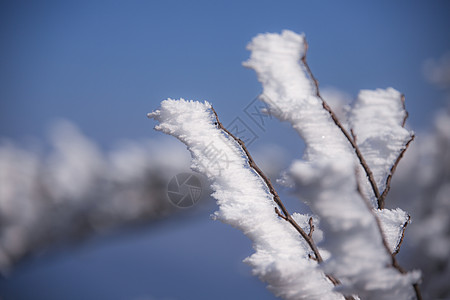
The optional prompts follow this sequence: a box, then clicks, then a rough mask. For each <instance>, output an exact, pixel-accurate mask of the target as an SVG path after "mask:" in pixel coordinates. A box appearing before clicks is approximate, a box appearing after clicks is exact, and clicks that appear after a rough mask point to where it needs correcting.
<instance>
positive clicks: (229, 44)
mask: <svg viewBox="0 0 450 300" xmlns="http://www.w3.org/2000/svg"><path fill="white" fill-rule="evenodd" d="M449 14H450V4H449V2H448V1H406V0H405V1H373V2H368V1H345V2H344V1H331V0H330V1H247V2H243V1H242V2H241V1H39V2H38V1H11V2H9V3H7V2H6V1H2V2H1V3H0V138H8V139H11V140H13V141H15V142H17V143H20V144H24V145H26V144H27V143H28V142H29V140H30V138H37V139H38V140H41V139H44V138H45V136H46V133H47V130H48V128H49V126H50V125H51V124H52V122H54V121H55V120H57V119H60V118H64V119H68V120H71V121H72V122H74V123H75V124H76V125H77V126H79V127H80V128H81V130H82V131H83V132H84V133H85V134H86V135H88V136H89V137H90V138H92V139H94V140H95V141H97V142H98V143H99V145H101V146H102V147H103V148H105V149H107V148H109V147H111V146H112V145H113V144H114V143H115V142H116V141H117V140H120V139H141V138H147V137H150V138H152V137H160V136H161V134H160V133H157V132H154V131H153V130H152V127H153V126H154V122H153V121H151V120H148V119H147V118H146V113H147V112H149V111H151V110H153V109H156V108H157V107H158V105H159V102H160V101H161V100H163V99H165V98H167V97H172V98H178V97H184V98H187V99H195V100H208V101H210V102H212V103H213V104H214V106H215V108H216V110H217V111H218V112H219V114H220V116H221V119H222V120H223V123H224V124H227V123H228V122H231V120H233V119H234V118H235V117H236V116H240V115H242V114H243V112H242V111H243V109H244V108H245V107H246V105H247V104H248V103H249V102H250V101H252V100H253V99H254V97H255V96H256V95H257V94H259V93H260V91H261V86H260V84H259V83H258V82H257V80H256V76H255V74H254V72H253V71H252V70H248V69H245V68H243V67H242V66H241V63H242V62H243V61H244V60H246V59H247V58H248V56H249V52H248V51H247V50H246V49H245V46H246V44H247V43H248V42H249V41H250V40H251V38H252V37H253V36H255V35H256V34H258V33H263V32H280V31H281V30H283V29H290V30H293V31H296V32H305V33H306V36H307V39H308V42H309V45H310V50H309V53H308V61H309V64H310V66H311V68H312V70H313V72H314V74H315V75H316V77H317V78H318V79H319V81H320V83H321V86H324V87H330V86H332V87H336V88H339V89H341V90H343V91H345V92H347V93H349V94H351V95H352V96H356V94H357V93H358V90H360V89H374V88H386V87H389V86H392V87H394V88H396V89H398V90H400V91H401V92H403V93H404V94H405V95H406V101H407V108H408V110H409V112H410V119H409V121H410V123H409V124H410V126H411V127H412V128H413V129H415V130H419V129H421V128H426V127H427V126H430V123H431V120H432V116H433V113H434V112H435V111H436V110H437V109H439V108H441V107H442V106H443V104H444V103H443V100H442V94H441V91H439V90H437V89H435V88H434V87H432V86H431V85H430V84H428V83H427V82H426V81H425V79H424V76H423V73H422V65H423V62H424V61H425V60H426V59H428V58H438V57H440V56H441V55H442V54H444V53H445V52H447V51H449V50H450V34H449V33H450V32H449V31H450V30H449V28H450V18H449ZM258 134H259V135H260V137H261V139H260V140H258V143H264V142H272V143H280V144H282V145H284V146H286V147H291V149H292V148H295V147H296V146H298V145H299V144H300V142H299V141H296V140H295V139H292V137H294V136H295V135H294V134H293V132H292V130H289V129H287V128H286V126H285V125H282V124H278V122H276V121H273V122H271V123H270V128H268V129H267V130H266V131H265V132H262V131H261V132H258ZM292 151H294V152H295V150H292ZM208 214H209V211H208V212H203V213H202V214H199V215H200V217H198V218H200V219H201V220H195V221H193V222H189V223H187V224H184V223H183V225H182V226H181V227H183V228H181V229H180V228H179V227H177V226H176V225H173V226H172V225H171V226H169V227H164V228H165V229H164V230H153V229H151V228H150V227H149V229H148V230H143V231H140V232H139V233H134V235H133V236H132V237H129V236H128V235H127V234H123V235H120V237H115V238H112V239H110V240H108V239H107V241H104V240H101V241H94V242H91V243H90V244H88V245H86V246H82V247H81V248H78V250H72V252H70V251H69V254H65V255H62V256H60V257H57V258H54V259H50V258H46V259H44V260H43V261H38V262H36V263H33V264H31V265H29V266H25V267H23V270H21V271H19V272H18V273H17V275H15V276H14V277H12V279H11V281H10V282H8V283H5V282H3V283H2V282H0V290H1V286H2V285H3V288H5V290H7V291H8V295H9V296H10V297H11V299H25V298H26V297H27V294H26V292H25V291H23V290H22V291H21V288H20V287H21V286H22V287H23V286H24V285H26V286H27V287H29V293H33V294H34V295H35V296H36V297H35V299H39V297H42V298H44V297H45V298H46V299H60V298H61V296H62V295H64V293H65V291H66V290H67V289H69V290H70V291H71V293H72V296H73V299H80V298H83V299H99V297H100V298H104V297H108V298H109V299H137V297H142V296H147V297H148V296H152V297H154V298H149V299H190V298H196V299H211V298H215V295H216V294H217V293H224V295H228V297H226V296H224V298H232V297H234V298H244V297H249V296H252V295H253V296H255V295H257V296H255V297H258V298H259V299H271V298H272V296H271V295H270V294H269V293H267V292H266V291H265V290H264V285H263V284H261V283H259V282H258V281H257V280H256V279H254V278H252V277H250V276H248V270H247V269H245V266H244V267H241V263H240V260H242V259H243V258H244V257H245V256H246V255H248V254H250V253H251V249H250V243H249V242H248V241H246V240H245V238H244V237H243V236H242V235H241V234H240V233H239V232H235V230H233V229H230V228H228V227H226V226H225V225H222V224H220V223H217V222H212V221H209V220H208V218H207V216H208ZM177 224H178V225H179V223H177ZM205 226H206V227H205ZM218 236H220V237H221V239H220V241H219V240H218V239H217V237H218ZM183 237H189V239H187V240H183ZM174 241H178V242H174ZM183 241H184V242H183ZM190 241H194V242H190ZM211 241H215V242H211ZM230 245H232V248H233V249H234V250H233V251H230V250H229V248H230ZM168 247H176V248H178V247H182V248H183V249H186V251H187V252H188V253H190V254H189V255H191V256H189V258H188V257H184V259H183V257H182V258H178V259H179V260H180V261H177V260H175V262H173V264H171V263H170V262H171V260H172V258H173V256H170V255H166V256H164V253H165V251H166V249H167V248H168ZM224 248H226V249H224ZM199 249H201V250H199ZM197 250H198V251H197ZM129 257H132V260H131V262H129V263H128V264H127V263H126V262H127V261H128V258H129ZM152 257H153V259H152ZM154 257H162V259H161V260H155V259H154ZM205 257H207V259H205ZM102 262H103V264H102ZM112 262H114V263H117V268H116V267H111V263H112ZM167 265H169V268H168V269H167V268H164V267H163V266H167ZM177 265H180V266H182V268H176V266H177ZM135 268H137V271H136V269H135ZM117 269H121V273H120V274H114V275H112V274H113V273H114V272H115V271H117ZM153 269H154V270H157V271H152V270H153ZM193 269H196V270H198V274H199V275H198V277H199V278H198V280H196V278H193V274H194V273H192V272H193V271H192V270H193ZM102 270H104V271H102ZM105 270H106V271H105ZM89 274H91V275H90V276H89ZM211 274H212V275H211ZM175 275H176V276H180V278H182V279H183V280H185V281H186V282H185V284H181V285H180V286H178V287H177V288H178V289H179V291H177V289H176V288H171V287H173V285H171V284H162V283H160V282H159V281H158V278H159V280H162V282H166V283H167V282H171V281H170V279H171V278H172V277H173V276H175ZM225 281H229V282H230V283H229V284H226V283H225ZM152 282H153V284H152ZM218 282H222V283H223V284H222V285H221V284H219V283H218ZM243 282H244V283H245V284H242V283H243ZM225 285H228V287H227V288H226V289H225V288H224V286H225ZM202 289H204V290H202ZM180 291H181V292H180ZM165 292H166V293H165ZM46 293H49V294H46ZM233 293H234V294H233ZM0 295H1V294H0ZM13 295H14V296H13ZM28 296H29V294H28ZM264 297H266V298H264ZM219 298H220V297H219ZM5 299H9V298H5ZM66 299H68V298H66Z"/></svg>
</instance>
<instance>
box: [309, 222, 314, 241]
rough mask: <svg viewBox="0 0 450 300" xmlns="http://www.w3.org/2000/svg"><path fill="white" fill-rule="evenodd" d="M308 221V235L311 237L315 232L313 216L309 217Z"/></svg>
mask: <svg viewBox="0 0 450 300" xmlns="http://www.w3.org/2000/svg"><path fill="white" fill-rule="evenodd" d="M308 223H309V233H308V236H309V237H310V238H312V234H313V232H314V224H313V218H312V217H310V218H309V221H308Z"/></svg>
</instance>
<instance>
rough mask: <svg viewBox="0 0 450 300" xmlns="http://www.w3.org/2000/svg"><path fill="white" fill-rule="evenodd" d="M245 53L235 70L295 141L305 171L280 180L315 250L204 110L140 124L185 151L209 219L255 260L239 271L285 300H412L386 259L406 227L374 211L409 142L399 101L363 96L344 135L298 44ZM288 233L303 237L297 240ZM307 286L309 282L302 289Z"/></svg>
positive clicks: (301, 41)
mask: <svg viewBox="0 0 450 300" xmlns="http://www.w3.org/2000/svg"><path fill="white" fill-rule="evenodd" d="M248 49H249V50H251V57H250V59H249V60H248V61H247V62H245V63H244V65H245V66H247V67H250V68H252V69H254V70H255V71H256V73H257V75H258V79H259V81H260V82H261V83H262V85H263V89H264V91H263V94H262V96H261V100H262V101H264V102H265V103H266V104H267V105H268V107H269V112H270V113H271V114H272V115H275V116H276V117H278V118H279V119H280V120H282V121H288V122H289V123H290V124H291V125H292V126H293V128H294V129H295V130H296V131H297V132H298V133H299V135H300V136H301V137H302V138H303V139H304V141H305V144H306V150H305V153H304V155H303V160H302V161H296V162H294V163H293V164H292V166H291V168H290V169H289V171H288V173H287V174H288V177H289V178H290V180H291V181H293V182H294V183H295V190H296V191H297V192H298V193H299V195H300V198H301V199H302V200H304V201H306V203H307V204H308V205H309V206H310V208H311V210H312V211H313V212H314V213H315V214H316V215H317V217H318V218H319V220H320V225H319V228H320V229H321V230H322V231H323V235H324V242H323V243H322V244H321V245H319V246H323V249H320V248H316V246H315V243H314V241H312V238H311V234H306V232H308V231H309V232H310V233H311V232H312V230H313V224H312V223H311V221H310V220H311V219H310V217H309V216H306V215H305V214H298V213H294V214H292V216H291V215H290V214H289V213H288V212H287V210H286V209H285V207H284V206H283V205H282V203H281V200H280V199H279V197H278V195H277V193H276V192H275V191H274V189H273V187H272V185H271V184H270V181H269V182H268V181H267V179H266V176H264V174H262V173H261V172H260V170H259V168H257V167H256V166H255V163H254V161H253V160H252V158H251V155H250V154H249V153H248V150H247V149H246V147H245V145H244V143H243V142H242V141H241V140H239V139H237V138H235V137H234V136H232V135H231V134H230V133H229V132H228V131H227V130H226V128H224V127H223V126H222V125H221V123H220V121H219V120H218V117H217V114H216V113H215V111H214V110H212V108H211V106H210V104H209V103H199V102H194V101H185V100H182V99H181V100H178V101H176V100H172V99H168V100H166V101H163V102H162V104H161V109H160V110H157V111H155V112H153V113H151V114H149V116H150V117H152V118H154V119H156V120H157V121H159V125H157V126H156V129H157V130H160V131H163V132H165V133H168V134H171V135H173V136H175V137H177V138H178V139H180V140H181V141H182V142H184V143H185V144H186V145H187V146H188V149H189V150H190V151H191V154H192V157H193V160H192V168H194V169H195V170H197V171H199V172H202V173H205V174H207V175H208V177H209V178H210V180H211V182H212V183H211V184H212V188H213V190H215V193H214V194H213V196H214V197H215V198H216V199H217V203H218V205H219V211H218V212H217V213H216V217H217V218H219V219H221V220H222V221H224V222H225V223H228V224H231V225H233V226H235V227H237V228H239V229H240V230H242V231H243V232H244V234H246V235H247V236H249V237H250V238H251V239H252V241H253V242H254V248H255V250H256V253H255V254H253V255H252V256H251V257H250V258H248V259H247V262H249V263H250V264H251V265H252V266H253V270H254V273H255V274H257V275H259V276H260V277H261V278H262V279H263V280H265V281H267V282H268V283H269V288H271V289H272V290H273V291H274V292H275V294H276V295H279V296H282V297H283V298H286V299H319V298H320V299H325V298H339V297H340V298H342V297H344V295H345V296H346V298H350V297H356V296H358V297H361V298H364V299H410V298H411V297H414V295H415V296H416V297H417V298H418V299H420V298H421V296H420V292H419V289H418V286H417V282H418V281H419V279H420V273H419V272H411V273H407V272H405V271H404V270H403V269H402V268H401V267H400V266H399V265H398V263H397V261H396V258H395V256H394V254H393V253H396V252H398V249H399V245H400V243H401V242H402V240H403V238H404V234H405V226H406V224H407V222H408V221H409V216H408V214H406V213H405V212H403V211H402V210H400V209H396V210H386V209H383V208H384V198H385V197H386V194H387V192H388V191H389V185H390V180H391V178H392V174H393V172H394V171H395V168H396V166H397V165H398V163H399V161H400V159H401V157H402V156H403V153H404V151H405V150H406V149H407V146H408V144H409V142H410V141H411V137H412V134H411V133H410V132H408V131H407V130H405V129H404V128H403V126H404V122H405V120H406V111H405V110H404V101H403V98H402V96H401V95H400V93H398V92H397V91H395V90H394V89H391V88H389V89H387V90H377V91H363V92H361V94H360V96H359V98H358V100H357V101H356V103H355V106H354V108H353V111H351V114H350V120H349V121H350V122H349V124H347V120H343V121H341V120H339V119H338V117H337V114H335V113H334V112H333V110H332V109H331V108H330V106H329V105H328V104H327V102H325V100H324V99H323V98H322V96H321V95H320V92H319V86H318V82H317V80H316V79H315V78H314V76H313V74H312V72H311V70H310V68H309V66H308V64H307V63H306V50H307V43H306V41H305V38H304V36H303V35H298V34H295V33H293V32H291V31H283V32H282V34H262V35H258V36H257V37H255V38H254V39H253V41H252V42H251V43H250V44H249V46H248ZM348 128H351V129H348ZM351 133H353V135H352V134H351ZM211 145H212V146H213V147H214V149H215V152H216V153H215V156H216V157H217V156H218V157H221V158H226V159H222V161H221V162H222V165H221V166H217V165H215V166H211V163H210V161H211V157H210V155H209V153H211V151H209V150H208V148H210V147H211ZM360 169H362V171H363V172H360V171H359V170H360ZM355 170H356V172H355ZM361 173H365V174H366V176H359V175H358V174H361ZM370 190H372V193H370V192H369V191H370ZM380 191H383V192H380ZM382 195H383V198H381V196H382ZM366 196H368V199H367V200H366ZM272 200H273V201H272ZM379 203H381V204H379ZM275 204H276V205H277V206H275ZM378 208H379V209H378ZM280 209H281V212H280ZM296 218H298V220H296ZM291 220H292V221H294V220H295V222H290V221H291ZM284 221H288V222H284ZM296 224H302V225H301V226H302V228H301V229H300V230H297V231H296V230H295V229H296V226H295V225H296ZM289 225H293V226H289ZM297 226H299V225H297ZM314 226H317V225H314ZM282 232H283V233H282ZM298 233H300V235H298ZM281 235H282V236H283V238H281ZM281 241H283V242H281ZM311 250H312V252H313V253H314V254H315V255H314V256H311V254H312V253H311ZM325 250H327V251H325ZM320 251H322V252H323V253H326V259H324V260H322V258H321V255H320ZM311 257H315V258H316V260H313V259H311ZM306 274H309V275H308V280H304V278H301V277H302V276H305V275H306ZM325 274H331V275H332V277H330V276H329V275H325ZM327 276H328V278H330V279H331V280H332V281H333V283H334V284H335V285H336V287H335V288H333V286H332V285H331V284H330V282H329V281H328V280H327Z"/></svg>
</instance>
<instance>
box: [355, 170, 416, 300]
mask: <svg viewBox="0 0 450 300" xmlns="http://www.w3.org/2000/svg"><path fill="white" fill-rule="evenodd" d="M355 172H356V173H357V172H358V169H355ZM355 177H356V179H357V178H358V174H356V176H355ZM356 190H357V191H358V193H359V195H360V196H361V199H362V200H363V202H364V204H365V205H366V207H367V209H368V210H369V212H370V213H371V214H372V216H373V218H374V220H375V223H376V225H377V228H378V232H379V233H380V236H381V241H382V243H383V246H384V248H385V250H386V252H387V253H388V255H389V256H390V257H391V266H392V267H393V268H394V269H396V270H397V271H398V272H399V273H401V274H406V273H407V272H406V271H405V269H403V268H402V267H401V266H400V264H399V263H398V261H397V258H396V257H395V254H396V253H395V254H394V253H392V252H391V250H390V248H389V244H388V243H387V239H386V236H385V235H384V232H383V229H382V227H381V221H380V219H379V218H378V216H377V215H376V214H375V212H374V211H373V209H372V205H371V204H370V201H369V199H367V198H366V197H365V195H364V193H363V191H362V189H361V184H360V182H359V181H358V180H356ZM408 220H409V219H408ZM405 228H406V225H405V226H403V229H404V230H405ZM404 230H403V234H404V232H405V231H404ZM403 234H402V238H401V240H400V243H399V245H398V247H399V246H400V244H401V243H402V241H403ZM412 286H413V288H414V292H415V294H416V298H417V300H422V294H421V292H420V289H419V285H418V284H417V283H414V284H413V285H412Z"/></svg>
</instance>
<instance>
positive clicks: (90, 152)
mask: <svg viewBox="0 0 450 300" xmlns="http://www.w3.org/2000/svg"><path fill="white" fill-rule="evenodd" d="M50 140H51V151H50V154H49V155H45V156H44V155H41V154H40V153H39V152H38V151H33V150H26V149H25V148H24V147H19V146H17V145H15V144H14V143H12V142H10V141H5V140H3V141H1V142H0V272H1V273H7V272H8V270H9V269H10V267H11V266H12V265H13V263H14V262H16V261H17V260H19V259H21V258H22V257H23V256H25V255H27V254H30V253H33V252H36V251H41V250H43V249H44V248H46V247H47V246H50V245H52V244H54V243H58V242H67V241H72V240H76V239H79V238H81V237H84V236H86V235H88V234H92V233H93V232H98V231H102V230H105V229H108V228H111V227H115V226H119V225H124V224H129V223H132V222H136V221H138V220H150V219H155V218H160V217H162V216H165V215H167V214H169V213H170V212H172V211H173V206H171V205H170V203H169V202H168V201H167V199H166V197H167V196H166V192H167V190H166V189H167V188H166V186H167V182H168V179H170V177H171V176H173V175H174V174H177V172H179V170H186V169H187V167H188V166H187V164H186V162H188V161H189V155H188V154H187V153H186V151H184V149H183V147H182V146H181V147H180V145H179V144H175V143H173V142H171V141H167V140H163V139H161V140H149V141H141V142H125V141H124V142H123V143H121V144H120V145H118V146H117V147H116V148H115V150H113V151H111V152H110V153H107V154H106V153H104V152H102V151H100V149H99V148H98V147H97V146H96V145H95V143H94V142H93V141H91V140H90V139H88V138H87V137H86V136H84V135H83V134H82V133H80V132H79V130H78V129H77V128H76V127H75V126H74V125H72V124H71V123H69V122H67V121H61V122H59V123H57V124H56V125H55V126H54V128H53V132H52V134H51V139H50Z"/></svg>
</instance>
